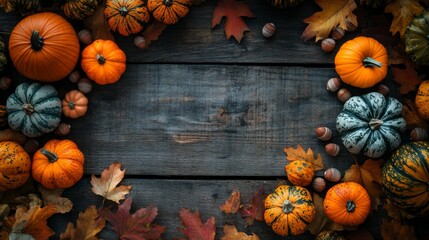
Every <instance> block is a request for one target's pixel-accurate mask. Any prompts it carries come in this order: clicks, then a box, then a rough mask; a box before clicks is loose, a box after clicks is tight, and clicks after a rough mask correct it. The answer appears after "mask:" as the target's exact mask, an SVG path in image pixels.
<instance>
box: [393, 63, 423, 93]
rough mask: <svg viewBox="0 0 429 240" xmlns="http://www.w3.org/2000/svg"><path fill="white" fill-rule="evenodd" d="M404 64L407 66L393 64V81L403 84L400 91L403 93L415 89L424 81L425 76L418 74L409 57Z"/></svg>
mask: <svg viewBox="0 0 429 240" xmlns="http://www.w3.org/2000/svg"><path fill="white" fill-rule="evenodd" d="M404 65H405V68H400V67H395V66H393V65H392V74H393V81H395V82H396V83H398V84H400V85H401V86H400V87H399V93H400V94H403V95H405V94H407V93H409V92H411V91H415V90H416V89H417V87H418V85H420V83H422V82H423V77H422V76H419V75H418V73H417V72H416V70H415V69H414V66H413V63H412V62H411V61H410V60H409V59H407V60H405V61H404Z"/></svg>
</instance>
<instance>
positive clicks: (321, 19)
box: [301, 0, 358, 42]
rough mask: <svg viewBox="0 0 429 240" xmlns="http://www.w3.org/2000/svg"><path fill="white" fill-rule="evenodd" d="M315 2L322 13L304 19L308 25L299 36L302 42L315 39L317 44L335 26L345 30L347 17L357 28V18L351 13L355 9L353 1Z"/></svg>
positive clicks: (320, 0)
mask: <svg viewBox="0 0 429 240" xmlns="http://www.w3.org/2000/svg"><path fill="white" fill-rule="evenodd" d="M315 2H316V3H317V5H319V6H320V7H321V8H322V11H321V12H316V13H314V14H313V15H312V16H311V17H308V18H306V19H304V22H305V23H308V24H309V25H308V26H307V28H305V30H304V32H303V33H302V35H301V39H302V40H304V41H308V40H310V39H312V38H313V37H316V42H317V41H319V40H320V39H324V38H327V37H328V36H329V34H330V33H331V31H332V29H334V28H335V27H337V26H339V27H341V28H342V29H347V24H346V18H347V17H348V20H349V21H350V22H351V23H352V24H353V25H355V26H358V22H357V17H356V15H354V14H353V13H352V11H353V10H355V9H356V7H357V5H356V3H355V1H354V0H315Z"/></svg>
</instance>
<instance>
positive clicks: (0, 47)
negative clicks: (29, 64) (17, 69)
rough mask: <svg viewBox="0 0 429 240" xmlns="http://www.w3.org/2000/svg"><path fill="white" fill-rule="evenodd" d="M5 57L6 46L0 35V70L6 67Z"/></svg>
mask: <svg viewBox="0 0 429 240" xmlns="http://www.w3.org/2000/svg"><path fill="white" fill-rule="evenodd" d="M6 64H7V57H6V46H5V44H4V41H3V38H2V37H0V72H1V71H3V70H4V69H5V68H6Z"/></svg>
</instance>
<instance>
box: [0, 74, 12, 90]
mask: <svg viewBox="0 0 429 240" xmlns="http://www.w3.org/2000/svg"><path fill="white" fill-rule="evenodd" d="M11 84H12V79H11V78H10V77H1V78H0V89H2V90H7V89H9V88H10V85H11Z"/></svg>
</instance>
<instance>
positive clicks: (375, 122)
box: [368, 118, 383, 130]
mask: <svg viewBox="0 0 429 240" xmlns="http://www.w3.org/2000/svg"><path fill="white" fill-rule="evenodd" d="M368 124H369V127H370V128H371V130H377V129H379V128H380V127H381V125H383V120H380V119H375V118H373V119H371V120H370V121H369V123H368Z"/></svg>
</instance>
